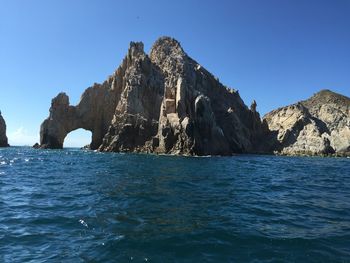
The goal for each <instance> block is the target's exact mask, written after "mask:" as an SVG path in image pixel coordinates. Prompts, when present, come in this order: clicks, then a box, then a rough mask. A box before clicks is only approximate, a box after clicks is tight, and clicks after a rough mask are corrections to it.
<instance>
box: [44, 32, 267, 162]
mask: <svg viewBox="0 0 350 263" xmlns="http://www.w3.org/2000/svg"><path fill="white" fill-rule="evenodd" d="M78 128H84V129H86V130H90V131H91V132H92V142H91V144H90V148H91V149H98V150H100V151H116V152H154V153H166V154H182V155H230V154H233V153H254V152H257V151H259V150H260V147H259V144H260V142H261V141H262V139H263V138H265V137H266V134H267V133H268V130H267V125H266V123H263V122H262V121H261V119H260V116H259V113H258V112H257V111H256V103H255V102H254V103H253V104H252V106H251V107H250V109H249V108H248V107H247V106H246V105H245V104H244V102H243V101H242V99H241V98H240V96H239V94H238V92H237V91H234V90H232V89H229V88H227V87H225V86H224V85H222V84H221V83H220V82H219V80H218V79H217V78H215V77H214V76H213V75H212V74H210V73H209V72H208V71H207V70H206V69H205V68H203V67H202V66H201V65H200V64H198V63H197V62H196V61H194V60H193V59H192V58H190V57H189V56H188V55H187V54H186V53H185V51H184V50H183V49H182V47H181V46H180V43H179V42H178V41H176V40H175V39H173V38H169V37H162V38H160V39H158V40H157V41H156V42H155V44H154V45H153V47H152V49H151V51H150V54H149V55H147V54H146V53H145V52H144V48H143V44H142V43H141V42H138V43H134V42H131V44H130V48H129V51H128V53H127V55H126V57H125V59H124V60H123V62H122V64H121V65H120V67H119V68H118V69H117V70H116V71H115V72H114V74H113V75H112V76H110V77H109V78H108V79H107V80H106V81H105V82H104V83H102V84H95V85H93V86H92V87H90V88H88V89H87V90H85V92H84V93H83V95H82V97H81V100H80V102H79V104H78V105H77V106H71V105H70V104H69V98H68V96H67V95H66V94H65V93H61V94H59V95H58V96H57V97H55V98H54V99H53V100H52V103H51V108H50V116H49V117H48V118H47V119H46V120H45V121H44V122H43V123H42V125H41V129H40V146H41V147H42V148H62V147H63V142H64V139H65V137H66V135H67V134H68V133H69V132H71V131H73V130H75V129H78Z"/></svg>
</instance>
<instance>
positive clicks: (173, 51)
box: [150, 36, 186, 62]
mask: <svg viewBox="0 0 350 263" xmlns="http://www.w3.org/2000/svg"><path fill="white" fill-rule="evenodd" d="M168 56H172V57H176V56H186V53H185V51H184V50H183V49H182V47H181V44H180V42H179V41H177V40H176V39H174V38H171V37H166V36H164V37H160V38H159V39H158V40H157V41H156V42H155V43H154V44H153V46H152V48H151V52H150V57H151V59H152V61H154V62H156V61H158V60H162V59H164V58H166V57H168Z"/></svg>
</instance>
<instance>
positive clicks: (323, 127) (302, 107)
mask: <svg viewBox="0 0 350 263" xmlns="http://www.w3.org/2000/svg"><path fill="white" fill-rule="evenodd" d="M264 120H265V121H266V122H267V123H268V126H269V129H270V130H271V133H270V138H269V140H268V142H269V145H268V148H269V150H270V151H276V152H278V153H281V154H287V155H330V154H335V155H348V156H349V155H350V98H347V97H345V96H342V95H340V94H337V93H334V92H332V91H329V90H322V91H320V92H318V93H316V94H315V95H314V96H312V97H311V98H310V99H308V100H305V101H301V102H298V103H296V104H293V105H289V106H286V107H283V108H280V109H277V110H274V111H272V112H270V113H268V114H266V115H265V116H264Z"/></svg>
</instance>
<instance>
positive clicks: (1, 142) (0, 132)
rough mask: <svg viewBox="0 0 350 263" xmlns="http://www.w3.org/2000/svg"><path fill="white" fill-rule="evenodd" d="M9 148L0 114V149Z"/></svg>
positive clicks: (3, 121) (4, 124) (4, 125)
mask: <svg viewBox="0 0 350 263" xmlns="http://www.w3.org/2000/svg"><path fill="white" fill-rule="evenodd" d="M8 146H10V145H9V144H8V141H7V136H6V123H5V120H4V118H3V117H2V115H1V112H0V147H8Z"/></svg>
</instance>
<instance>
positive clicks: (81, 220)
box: [79, 219, 89, 227]
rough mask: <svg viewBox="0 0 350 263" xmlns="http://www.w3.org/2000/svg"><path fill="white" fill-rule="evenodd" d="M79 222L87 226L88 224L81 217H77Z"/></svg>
mask: <svg viewBox="0 0 350 263" xmlns="http://www.w3.org/2000/svg"><path fill="white" fill-rule="evenodd" d="M79 223H80V224H82V225H83V226H85V227H89V225H88V224H87V223H86V222H85V221H84V220H83V219H79Z"/></svg>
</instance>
